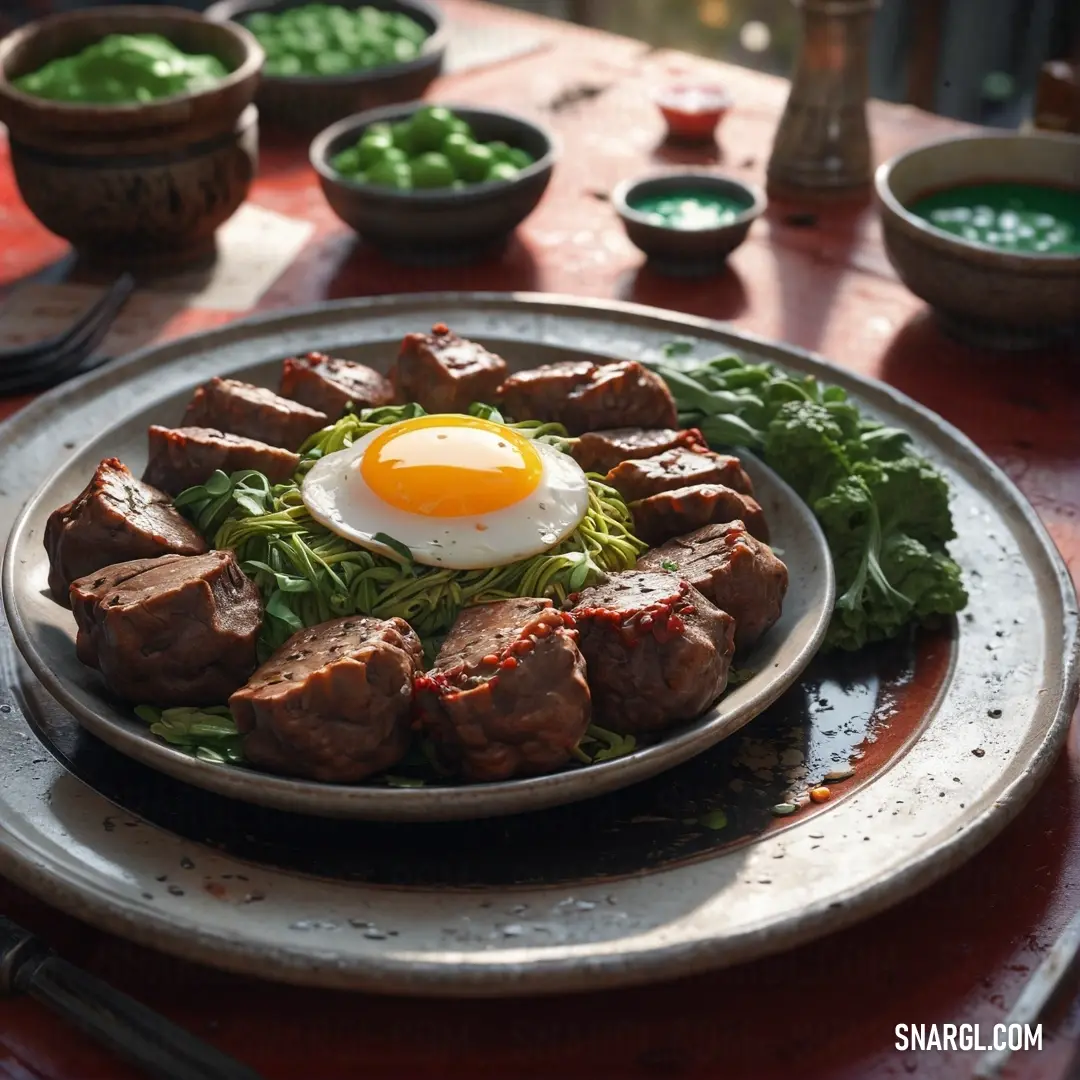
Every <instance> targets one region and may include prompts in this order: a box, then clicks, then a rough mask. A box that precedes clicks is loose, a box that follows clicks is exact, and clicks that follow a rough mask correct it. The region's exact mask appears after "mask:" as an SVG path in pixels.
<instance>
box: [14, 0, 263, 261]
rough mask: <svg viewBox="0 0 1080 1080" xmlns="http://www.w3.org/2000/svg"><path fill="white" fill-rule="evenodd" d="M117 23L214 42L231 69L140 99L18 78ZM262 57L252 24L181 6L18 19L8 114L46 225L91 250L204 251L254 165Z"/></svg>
mask: <svg viewBox="0 0 1080 1080" xmlns="http://www.w3.org/2000/svg"><path fill="white" fill-rule="evenodd" d="M112 33H156V34H162V35H163V36H165V37H167V38H168V39H169V40H170V41H172V42H173V43H174V44H176V45H177V46H178V47H179V48H181V49H184V50H185V51H187V52H191V53H212V54H214V55H215V56H217V57H218V58H219V59H221V60H222V61H223V62H224V63H225V66H226V67H227V68H228V69H229V71H230V74H229V75H228V76H227V77H226V78H225V79H223V80H221V81H220V82H218V83H216V84H215V85H214V86H211V87H208V88H207V89H205V90H200V91H197V92H195V93H186V94H176V95H173V96H172V97H168V98H161V99H160V100H158V101H152V102H147V103H145V104H132V105H82V104H69V103H66V102H56V101H49V100H46V99H43V98H38V97H34V96H32V95H29V94H24V93H22V92H21V91H19V90H17V89H16V88H15V87H14V86H13V85H12V84H11V80H12V79H15V78H17V77H18V76H20V75H24V74H26V73H28V72H30V71H34V70H36V69H38V68H39V67H41V66H42V65H43V64H45V63H46V62H48V61H49V60H52V59H54V58H56V57H58V56H70V55H72V54H73V53H75V52H78V51H79V50H81V49H83V48H85V47H86V46H87V45H90V44H92V43H93V42H95V41H99V40H100V39H101V38H103V37H105V36H106V35H108V34H112ZM262 61H263V53H262V49H261V48H260V47H259V45H258V43H257V42H256V41H255V39H254V38H253V37H252V36H251V35H250V34H249V33H248V32H247V31H246V30H243V29H241V28H240V27H236V26H229V25H215V24H214V23H209V22H207V21H206V20H205V19H203V18H201V17H200V16H199V15H196V14H193V13H192V12H189V11H183V10H180V9H176V8H152V7H113V8H98V9H97V10H89V11H81V12H72V13H70V14H65V15H54V16H51V17H49V18H46V19H41V20H40V21H38V22H34V23H30V24H28V25H27V26H24V27H22V28H21V29H19V30H16V31H14V32H13V33H11V34H9V35H8V36H7V37H6V38H4V39H3V40H2V41H0V121H3V122H4V123H5V124H7V126H8V134H9V142H10V146H11V163H12V166H13V168H14V172H15V179H16V182H17V183H18V186H19V192H20V194H21V195H22V197H23V199H24V200H25V201H26V204H27V206H28V207H29V208H30V210H31V211H32V212H33V214H34V215H35V216H36V217H37V218H38V220H39V221H40V222H41V223H42V224H43V225H44V226H45V227H46V228H47V229H49V230H50V231H52V232H54V233H56V234H57V235H58V236H62V237H63V238H64V239H65V240H68V241H69V242H70V243H71V244H72V245H73V246H74V247H75V248H76V249H78V250H79V251H80V252H82V253H85V254H88V255H90V256H92V257H96V258H105V259H112V260H121V261H124V262H133V263H134V262H139V261H142V260H148V261H153V262H162V261H164V262H173V261H184V260H186V259H187V258H189V257H196V256H198V255H202V254H205V253H206V252H207V251H208V250H209V249H211V248H212V246H213V238H214V232H215V230H216V229H217V228H218V226H219V225H221V223H222V222H224V221H225V220H226V219H227V218H228V217H230V216H231V215H232V214H233V213H234V212H235V210H236V209H237V208H238V207H239V206H240V204H241V203H242V202H243V201H244V198H245V197H246V195H247V192H248V188H249V187H250V185H251V181H252V178H253V177H254V175H255V170H256V164H257V153H258V114H257V112H256V110H255V107H254V106H253V105H252V104H251V102H252V99H253V98H254V95H255V87H256V84H257V82H258V78H259V69H260V68H261V67H262Z"/></svg>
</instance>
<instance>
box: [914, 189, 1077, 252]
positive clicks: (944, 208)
mask: <svg viewBox="0 0 1080 1080" xmlns="http://www.w3.org/2000/svg"><path fill="white" fill-rule="evenodd" d="M908 209H909V210H910V211H911V213H913V214H916V215H918V216H919V217H921V218H923V219H924V220H925V221H929V222H930V224H931V225H933V226H934V227H935V228H938V229H941V230H942V231H944V232H947V233H951V234H952V235H953V236H958V237H960V239H962V240H973V241H975V242H976V243H980V244H988V245H989V246H990V247H995V248H999V249H1000V250H1001V251H1017V252H1030V253H1033V254H1037V255H1080V190H1068V189H1066V188H1056V187H1050V186H1049V185H1045V186H1044V185H1042V184H1016V183H992V184H965V185H963V186H961V187H953V188H946V189H945V190H944V191H938V192H935V193H934V194H933V195H926V196H924V197H923V198H921V199H916V200H915V202H913V203H912V204H911V206H909V207H908Z"/></svg>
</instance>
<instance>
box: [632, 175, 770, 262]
mask: <svg viewBox="0 0 1080 1080" xmlns="http://www.w3.org/2000/svg"><path fill="white" fill-rule="evenodd" d="M611 201H612V203H613V204H614V206H615V209H616V211H617V212H618V214H619V217H620V218H621V219H622V223H623V226H624V227H625V229H626V235H627V236H628V237H629V238H630V240H631V242H632V243H633V244H634V245H635V246H636V247H638V248H640V249H641V250H642V251H643V252H644V253H645V254H646V255H647V256H648V257H649V263H650V265H651V266H652V267H653V268H654V269H655V270H657V271H658V272H659V273H662V274H667V275H669V276H673V277H705V276H708V275H710V274H718V273H720V272H722V271H723V269H724V264H725V263H726V262H727V257H728V256H729V255H730V254H731V253H732V252H733V251H734V250H735V249H736V248H737V247H738V246H739V245H740V244H741V243H742V242H743V241H744V240H745V239H746V236H747V233H749V231H750V226H751V225H753V223H754V222H755V221H756V220H757V218H759V217H760V216H761V215H762V214H763V213H764V212H765V206H766V200H765V196H764V194H763V193H762V192H761V191H760V190H758V189H757V188H755V187H753V186H752V185H750V184H745V183H743V182H742V181H741V180H735V179H732V178H730V177H726V176H720V175H719V174H717V173H713V172H704V171H689V172H678V173H668V174H665V175H663V176H654V177H650V178H649V179H646V180H628V181H626V182H625V183H623V184H620V185H619V187H617V188H616V189H615V191H614V193H613V194H612V197H611Z"/></svg>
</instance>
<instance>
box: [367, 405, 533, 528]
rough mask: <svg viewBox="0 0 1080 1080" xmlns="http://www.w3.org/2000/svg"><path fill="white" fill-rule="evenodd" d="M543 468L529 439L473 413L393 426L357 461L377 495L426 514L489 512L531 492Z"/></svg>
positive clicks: (453, 514)
mask: <svg viewBox="0 0 1080 1080" xmlns="http://www.w3.org/2000/svg"><path fill="white" fill-rule="evenodd" d="M542 472H543V465H542V462H541V458H540V455H539V454H538V453H537V452H536V449H535V448H534V447H533V446H532V444H531V443H530V442H529V440H528V439H526V438H525V437H524V436H523V435H520V434H518V432H516V431H514V430H512V429H511V428H508V427H504V426H503V425H501V424H495V423H492V422H491V421H490V420H481V419H480V418H479V417H474V416H420V417H417V418H416V419H415V420H402V421H401V422H400V423H397V424H391V425H389V426H388V427H387V428H386V429H385V430H384V431H382V432H381V433H380V434H379V435H378V436H377V437H376V438H375V439H373V440H372V441H371V443H370V445H369V446H368V447H367V449H366V450H365V451H364V455H363V457H362V458H361V460H360V473H361V475H362V476H363V478H364V481H365V483H366V484H367V486H368V487H369V488H370V489H371V491H372V492H374V494H375V495H376V496H378V497H379V498H380V499H382V500H383V502H386V503H389V504H390V505H391V506H394V507H396V508H397V509H398V510H405V511H407V512H409V513H411V514H423V515H424V516H426V517H467V516H470V515H476V514H489V513H491V512H492V511H494V510H502V509H504V508H505V507H507V506H513V505H514V503H516V502H520V501H521V500H522V499H524V498H526V497H527V496H528V495H530V494H531V493H532V492H533V491H534V490H535V489H536V486H537V485H538V484H539V483H540V476H541V473H542Z"/></svg>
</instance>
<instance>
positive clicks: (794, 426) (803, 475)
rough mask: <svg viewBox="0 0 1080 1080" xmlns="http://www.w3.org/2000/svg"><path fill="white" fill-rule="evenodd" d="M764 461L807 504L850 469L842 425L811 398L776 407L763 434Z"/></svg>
mask: <svg viewBox="0 0 1080 1080" xmlns="http://www.w3.org/2000/svg"><path fill="white" fill-rule="evenodd" d="M765 460H766V461H767V462H768V463H769V465H770V466H771V467H772V468H774V469H775V470H776V471H777V472H778V473H779V474H780V475H781V476H782V477H783V478H784V479H785V480H786V481H787V482H788V483H789V484H790V485H791V486H792V487H793V488H794V489H795V490H796V491H797V492H798V493H799V495H801V496H802V497H803V499H805V500H806V501H807V502H808V503H810V504H811V505H813V503H814V502H816V501H817V499H819V498H821V497H822V496H823V495H827V494H828V493H829V492H830V491H832V490H833V489H834V488H835V487H836V486H837V484H839V483H840V481H841V480H842V479H843V478H844V477H845V476H847V475H848V474H849V473H850V472H851V465H850V464H849V462H848V459H847V455H846V454H845V453H844V430H843V428H842V427H841V426H840V423H839V422H838V421H837V420H836V419H834V417H833V416H832V414H831V413H830V412H829V410H828V408H827V407H826V406H824V405H820V404H818V403H816V402H812V401H789V402H788V403H787V404H785V405H782V406H781V407H780V409H779V411H778V412H777V414H776V417H775V418H774V419H773V421H772V422H771V423H770V424H769V427H768V430H767V431H766V433H765Z"/></svg>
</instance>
